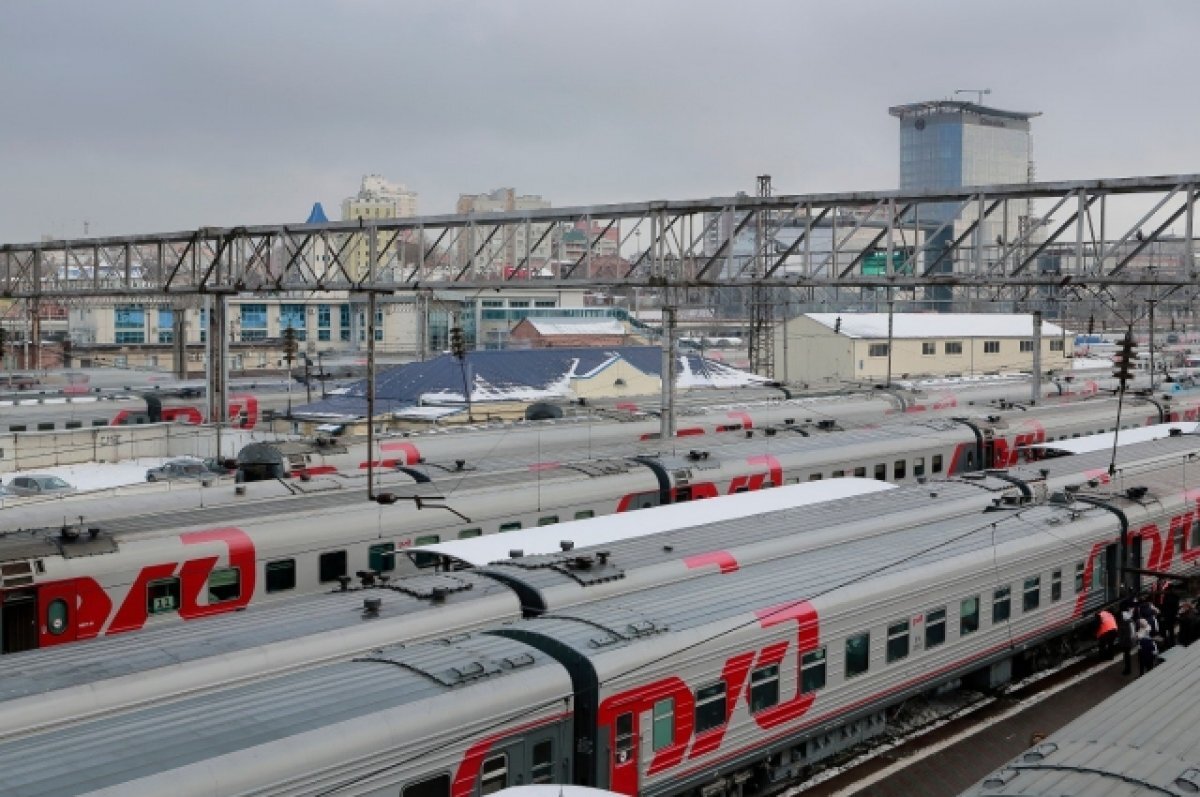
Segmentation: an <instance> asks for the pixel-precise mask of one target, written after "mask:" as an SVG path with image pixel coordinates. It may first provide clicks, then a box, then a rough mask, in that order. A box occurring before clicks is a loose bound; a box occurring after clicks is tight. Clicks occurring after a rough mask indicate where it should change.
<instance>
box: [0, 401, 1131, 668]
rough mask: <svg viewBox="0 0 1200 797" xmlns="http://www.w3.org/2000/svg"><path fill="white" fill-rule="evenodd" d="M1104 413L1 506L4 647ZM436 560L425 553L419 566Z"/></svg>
mask: <svg viewBox="0 0 1200 797" xmlns="http://www.w3.org/2000/svg"><path fill="white" fill-rule="evenodd" d="M1106 415H1107V413H1106V412H1104V411H1102V408H1101V407H1100V405H1088V406H1087V407H1086V408H1084V407H1080V408H1077V409H1074V410H1073V409H1070V408H1065V407H1064V408H1054V409H1049V408H1042V410H1040V411H1039V414H1038V416H1037V417H1038V418H1039V419H1040V420H1034V418H1032V417H1030V418H1027V419H1024V420H1023V422H1022V423H1020V424H1016V425H1015V428H1009V427H1007V426H1006V425H1005V424H1003V423H1001V422H997V421H992V420H988V421H986V422H984V423H980V422H972V421H969V420H966V419H962V420H958V421H935V420H931V421H925V422H921V423H917V424H912V425H907V426H904V427H895V428H892V427H889V428H880V429H872V430H863V431H858V432H843V433H841V434H840V435H839V436H838V437H837V439H836V444H835V440H834V438H831V437H824V438H803V437H800V438H786V437H785V438H781V437H779V436H764V437H763V438H761V439H756V440H754V441H745V442H744V443H742V444H739V446H736V447H728V448H723V449H722V450H721V452H720V455H719V456H709V455H708V453H707V452H703V451H695V452H694V453H693V454H690V455H689V456H687V457H683V458H680V457H638V458H633V459H619V460H618V459H614V460H600V461H595V462H582V463H564V464H561V465H559V464H555V465H553V466H550V467H546V466H544V465H540V464H539V465H537V466H535V467H533V468H532V469H530V470H524V471H502V472H496V473H482V474H477V475H476V476H474V477H473V478H471V479H470V480H469V482H468V481H467V480H466V477H465V476H464V481H462V482H461V483H460V482H456V481H454V480H443V481H430V482H427V483H422V484H413V485H412V486H411V487H405V488H402V487H397V489H396V492H384V493H381V494H380V495H379V496H378V499H379V501H380V503H375V504H372V503H366V502H357V503H348V502H347V500H346V498H345V496H344V495H339V494H337V493H336V491H331V492H329V493H327V494H324V495H313V494H307V495H304V496H301V497H297V498H294V499H286V498H284V499H277V500H274V501H268V502H264V503H263V504H261V505H260V506H257V507H255V506H251V504H250V502H247V503H246V504H239V503H237V501H236V500H234V501H232V502H228V501H227V502H226V505H225V506H223V507H221V508H220V509H219V510H217V509H214V508H212V507H211V506H210V507H205V508H197V509H193V510H191V511H188V512H184V511H173V512H171V513H170V514H169V515H168V516H166V517H164V516H163V515H156V514H148V515H143V516H140V517H131V518H124V519H115V520H112V521H105V522H94V521H93V520H92V519H91V518H90V516H89V510H88V508H87V506H88V505H87V504H86V503H76V502H71V501H69V500H64V501H62V502H61V503H58V502H55V503H53V504H47V505H45V506H44V507H43V508H42V510H40V511H44V512H47V513H49V514H48V515H41V517H42V518H43V520H42V522H41V523H38V522H36V520H37V518H38V517H39V515H38V511H39V510H36V509H31V510H29V511H28V512H26V514H24V515H8V514H7V513H5V514H0V522H6V523H11V522H12V520H6V519H9V518H11V519H18V518H20V519H21V522H20V523H19V524H14V525H11V526H10V529H12V531H10V532H9V533H7V534H5V535H4V536H3V537H0V594H2V595H3V603H2V604H0V631H2V632H3V633H0V642H2V643H3V644H2V646H0V650H2V651H3V652H16V651H19V650H27V649H29V648H33V647H45V646H51V645H56V644H63V643H66V642H70V641H73V640H75V639H86V638H90V637H93V636H96V635H98V634H111V633H120V632H124V631H130V630H136V629H140V628H142V627H144V626H145V625H146V624H147V623H150V622H161V621H168V620H171V619H194V618H198V617H205V616H209V615H212V614H219V613H222V612H228V611H236V610H238V609H241V608H243V607H245V606H246V605H248V604H250V603H252V602H256V601H270V600H277V599H280V598H283V597H289V596H291V595H294V594H303V593H306V592H313V591H321V590H324V589H328V588H329V587H330V586H331V585H334V584H337V583H338V582H339V580H340V579H343V578H350V576H351V574H353V573H356V572H358V571H360V570H362V571H365V570H371V571H376V572H383V571H385V570H389V571H390V570H391V569H392V567H394V565H392V564H391V563H393V562H395V553H396V552H397V551H405V550H409V549H413V548H418V547H420V546H424V545H431V544H435V543H440V542H443V541H445V540H447V539H454V538H458V539H462V538H470V537H474V536H479V535H482V534H485V533H493V532H506V531H512V530H515V529H518V528H522V527H528V526H532V525H549V524H553V523H558V522H560V521H563V520H567V519H582V518H588V517H593V516H596V515H602V514H611V513H613V512H623V511H628V510H632V509H644V508H648V507H652V506H658V505H662V504H673V503H682V502H687V501H692V500H698V499H704V498H713V497H717V496H720V495H728V494H734V493H739V492H746V491H752V490H758V489H761V488H763V487H774V486H779V485H783V484H788V483H798V482H804V481H813V480H820V479H824V478H839V477H843V476H870V477H873V478H876V479H878V480H881V481H895V482H898V483H911V482H915V481H917V480H920V479H927V478H930V477H942V476H949V475H955V474H958V473H962V472H968V471H974V470H978V469H979V468H980V466H981V465H986V466H993V465H994V466H999V467H1005V466H1010V465H1012V464H1015V463H1016V462H1017V459H1018V457H1017V451H1018V450H1019V447H1020V446H1023V445H1029V444H1033V443H1037V442H1041V441H1042V440H1045V439H1048V437H1051V436H1064V435H1074V434H1080V433H1083V432H1087V431H1100V430H1102V429H1104V428H1111V424H1112V422H1111V420H1107V419H1106V417H1105V416H1106ZM1070 430H1076V431H1070ZM246 486H253V485H246ZM223 489H228V488H223ZM204 494H205V493H203V492H202V493H201V495H204ZM234 494H235V496H236V489H235V490H234ZM398 496H400V498H398ZM110 511H111V510H110ZM64 516H66V517H65V518H64ZM77 518H79V522H78V523H76V522H75V521H76V519H77ZM23 529H30V530H29V531H23ZM430 561H431V560H429V559H425V560H424V562H423V561H422V560H421V558H419V557H418V558H417V559H416V563H417V564H418V565H420V564H428V563H430ZM405 571H407V572H413V569H412V567H410V563H409V560H407V559H405V560H402V562H401V565H400V567H399V569H398V572H405ZM280 585H286V586H280ZM64 603H65V604H66V605H68V606H71V605H73V606H75V607H76V610H75V611H74V612H73V613H69V614H68V615H67V616H66V618H65V619H64V620H63V624H62V625H61V626H59V627H52V626H50V625H49V624H47V623H45V622H44V618H45V617H46V616H47V614H48V612H50V611H51V607H52V606H57V605H61V604H64ZM38 618H42V619H43V621H39V619H38Z"/></svg>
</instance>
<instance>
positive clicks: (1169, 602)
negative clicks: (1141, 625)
mask: <svg viewBox="0 0 1200 797" xmlns="http://www.w3.org/2000/svg"><path fill="white" fill-rule="evenodd" d="M1161 619H1162V626H1161V629H1160V630H1161V632H1162V638H1163V646H1164V647H1170V646H1171V645H1174V644H1175V623H1176V622H1177V621H1178V619H1179V589H1178V588H1177V587H1176V586H1175V583H1174V582H1170V583H1168V584H1167V586H1166V587H1164V588H1163V593H1162V618H1161Z"/></svg>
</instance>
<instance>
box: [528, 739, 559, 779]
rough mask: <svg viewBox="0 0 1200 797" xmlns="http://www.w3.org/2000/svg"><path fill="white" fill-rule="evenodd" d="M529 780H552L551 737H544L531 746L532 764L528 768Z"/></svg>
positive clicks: (552, 746)
mask: <svg viewBox="0 0 1200 797" xmlns="http://www.w3.org/2000/svg"><path fill="white" fill-rule="evenodd" d="M529 782H530V783H553V782H554V741H553V740H552V739H544V740H542V741H540V742H538V743H537V744H535V745H534V746H533V765H532V766H531V767H530V768H529Z"/></svg>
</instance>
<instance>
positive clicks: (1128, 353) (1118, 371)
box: [1112, 333, 1137, 393]
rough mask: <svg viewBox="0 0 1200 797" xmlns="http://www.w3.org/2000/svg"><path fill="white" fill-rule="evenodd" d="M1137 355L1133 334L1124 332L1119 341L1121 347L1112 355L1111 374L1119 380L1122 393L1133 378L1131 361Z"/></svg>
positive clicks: (1132, 361)
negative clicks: (1122, 337)
mask: <svg viewBox="0 0 1200 797" xmlns="http://www.w3.org/2000/svg"><path fill="white" fill-rule="evenodd" d="M1136 356H1137V344H1136V343H1134V342H1133V335H1132V334H1131V333H1126V335H1125V337H1124V339H1123V340H1122V341H1121V349H1120V351H1118V352H1117V353H1116V354H1115V355H1113V371H1112V375H1113V376H1114V377H1115V378H1117V379H1118V380H1120V383H1121V387H1120V390H1121V392H1122V393H1124V392H1125V388H1126V386H1127V385H1128V383H1129V380H1130V379H1132V378H1133V363H1134V359H1135V358H1136Z"/></svg>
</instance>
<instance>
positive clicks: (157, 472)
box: [146, 459, 217, 482]
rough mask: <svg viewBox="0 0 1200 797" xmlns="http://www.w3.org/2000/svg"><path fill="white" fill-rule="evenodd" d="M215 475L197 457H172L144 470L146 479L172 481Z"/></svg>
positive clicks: (207, 477)
mask: <svg viewBox="0 0 1200 797" xmlns="http://www.w3.org/2000/svg"><path fill="white" fill-rule="evenodd" d="M216 475H217V474H215V473H213V472H212V471H211V470H209V469H208V467H207V466H206V465H205V463H203V462H201V461H200V460H198V459H172V460H170V461H168V462H164V463H163V464H161V465H159V466H158V467H157V468H150V470H148V471H146V481H148V482H172V481H183V480H189V479H192V480H196V481H202V480H204V479H211V478H214V477H215V476H216Z"/></svg>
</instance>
